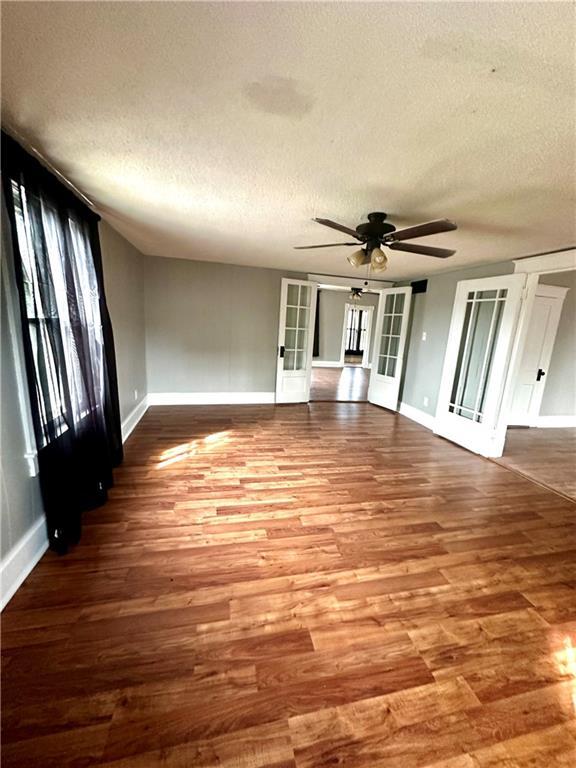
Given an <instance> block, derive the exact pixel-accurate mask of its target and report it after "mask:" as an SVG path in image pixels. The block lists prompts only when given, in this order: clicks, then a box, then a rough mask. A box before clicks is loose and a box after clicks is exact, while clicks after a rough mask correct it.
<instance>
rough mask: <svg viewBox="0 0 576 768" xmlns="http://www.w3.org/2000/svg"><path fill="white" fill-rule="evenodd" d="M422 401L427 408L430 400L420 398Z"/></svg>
mask: <svg viewBox="0 0 576 768" xmlns="http://www.w3.org/2000/svg"><path fill="white" fill-rule="evenodd" d="M422 402H423V403H424V406H425V407H426V408H427V407H428V404H429V402H430V400H428V398H427V397H425V398H424V400H422Z"/></svg>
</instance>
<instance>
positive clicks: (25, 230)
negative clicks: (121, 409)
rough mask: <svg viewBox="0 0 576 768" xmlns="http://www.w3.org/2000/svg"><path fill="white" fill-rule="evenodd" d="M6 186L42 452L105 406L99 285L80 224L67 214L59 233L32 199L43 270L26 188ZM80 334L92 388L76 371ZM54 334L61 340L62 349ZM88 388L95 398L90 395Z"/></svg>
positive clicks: (50, 213)
mask: <svg viewBox="0 0 576 768" xmlns="http://www.w3.org/2000/svg"><path fill="white" fill-rule="evenodd" d="M11 184H12V193H13V199H14V209H15V218H16V227H17V232H18V245H19V249H20V254H21V259H22V275H23V285H24V290H25V305H26V314H27V319H28V326H29V334H30V339H31V342H32V351H33V355H34V363H35V366H34V367H35V374H36V396H37V405H38V414H39V420H40V425H41V428H42V431H41V435H40V436H39V437H40V446H39V447H43V446H44V445H46V444H47V443H48V442H50V440H51V439H54V438H55V437H57V436H59V435H60V434H62V433H63V432H64V431H66V430H67V429H69V427H70V424H71V423H73V424H75V425H79V424H80V422H81V420H82V419H83V418H85V417H86V416H87V415H88V414H90V413H93V414H94V415H97V411H98V408H99V407H100V406H101V403H102V401H103V398H104V370H103V361H104V349H103V338H102V322H101V318H100V310H99V293H98V283H97V279H96V274H95V271H94V266H93V263H92V258H91V252H90V239H89V232H88V231H86V230H87V228H86V226H85V225H83V224H82V222H80V221H77V220H75V219H74V218H73V217H72V216H68V218H67V220H66V221H65V222H64V231H62V228H61V219H60V217H59V216H58V213H57V211H56V210H54V208H52V207H51V206H50V205H49V204H47V203H46V202H45V201H43V200H38V201H36V202H37V204H38V206H39V212H40V215H41V218H42V228H43V236H44V240H45V251H46V254H47V257H48V258H47V260H46V263H45V264H44V265H43V264H42V261H41V260H38V259H37V258H36V256H35V250H34V249H35V240H36V239H37V238H38V232H35V226H34V222H33V220H32V216H31V211H30V210H29V204H28V197H27V193H26V189H25V188H24V187H23V186H20V185H18V184H17V183H16V182H15V181H12V182H11ZM36 214H38V211H36ZM64 241H67V243H68V245H71V246H72V251H73V253H74V256H75V258H74V259H73V260H72V261H71V260H70V259H69V258H67V256H66V250H65V242H64ZM43 266H44V267H47V268H48V269H47V270H46V269H43ZM69 281H71V282H72V284H73V287H74V293H75V295H76V297H77V299H78V300H77V302H76V303H75V304H74V305H71V304H69V292H70V288H69V287H67V283H68V282H69ZM47 283H51V285H50V286H48V285H47ZM82 330H83V331H84V333H85V336H86V337H87V338H86V340H87V342H88V345H89V354H90V359H91V362H92V366H91V368H92V371H91V376H90V379H91V384H92V385H93V386H92V387H88V377H87V375H86V374H87V373H88V372H87V371H83V370H82V360H81V356H80V355H79V351H78V348H77V345H76V339H77V338H78V335H79V333H80V332H81V331H82ZM55 337H59V340H60V344H58V342H57V341H55ZM59 352H60V354H59ZM94 387H95V388H96V397H91V396H90V392H91V391H93V388H94ZM100 418H102V414H100Z"/></svg>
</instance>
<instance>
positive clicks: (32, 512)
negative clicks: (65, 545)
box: [0, 217, 44, 557]
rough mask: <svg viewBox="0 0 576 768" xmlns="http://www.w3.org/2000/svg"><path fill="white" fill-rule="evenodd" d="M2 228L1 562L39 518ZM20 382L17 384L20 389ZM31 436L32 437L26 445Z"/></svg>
mask: <svg viewBox="0 0 576 768" xmlns="http://www.w3.org/2000/svg"><path fill="white" fill-rule="evenodd" d="M2 218H3V225H2V257H1V259H2V260H1V263H0V283H1V285H0V337H1V338H0V342H1V347H0V472H1V496H0V507H1V510H0V519H1V537H2V538H1V543H0V554H1V556H2V557H4V556H5V555H6V553H7V552H8V551H9V550H10V549H11V548H12V547H13V546H14V545H15V544H16V543H17V542H18V541H19V540H20V539H21V538H22V537H23V536H24V535H25V534H26V533H27V532H28V530H29V529H30V528H31V527H32V526H33V525H34V523H36V522H37V520H39V519H40V518H41V517H43V516H44V511H43V507H42V499H41V497H40V485H39V482H38V478H37V477H30V471H29V469H28V462H27V460H26V459H25V458H24V455H25V453H26V450H27V448H26V440H25V434H26V433H25V424H26V421H27V420H29V419H30V412H29V406H28V393H27V391H25V392H24V397H22V398H19V395H18V393H19V388H18V378H17V370H18V368H19V365H18V364H19V362H20V361H23V357H22V356H21V354H22V347H21V344H22V339H21V329H20V318H19V316H18V300H17V293H16V286H15V284H14V280H13V273H12V269H11V268H10V265H9V263H8V258H9V256H8V248H7V247H6V245H7V244H6V243H5V240H4V236H5V234H6V236H7V229H8V228H7V227H6V228H5V227H4V217H2ZM25 382H26V379H25V378H23V379H22V380H21V383H22V384H23V385H24V387H25ZM33 439H34V436H33V435H32V440H33Z"/></svg>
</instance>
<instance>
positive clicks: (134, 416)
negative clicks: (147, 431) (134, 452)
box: [122, 395, 148, 443]
mask: <svg viewBox="0 0 576 768" xmlns="http://www.w3.org/2000/svg"><path fill="white" fill-rule="evenodd" d="M147 410H148V395H145V396H144V397H143V398H142V400H140V402H139V403H138V405H137V406H136V408H134V410H133V411H132V412H131V413H129V414H128V416H126V418H125V419H124V421H123V422H122V442H123V443H125V442H126V440H127V439H128V438H129V437H130V435H131V434H132V432H133V431H134V429H135V427H136V425H137V424H138V422H139V421H140V419H141V418H142V416H144V414H145V413H146V411H147Z"/></svg>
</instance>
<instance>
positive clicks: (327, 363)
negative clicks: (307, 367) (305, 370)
mask: <svg viewBox="0 0 576 768" xmlns="http://www.w3.org/2000/svg"><path fill="white" fill-rule="evenodd" d="M343 367H344V363H341V362H340V361H339V360H313V361H312V368H343Z"/></svg>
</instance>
